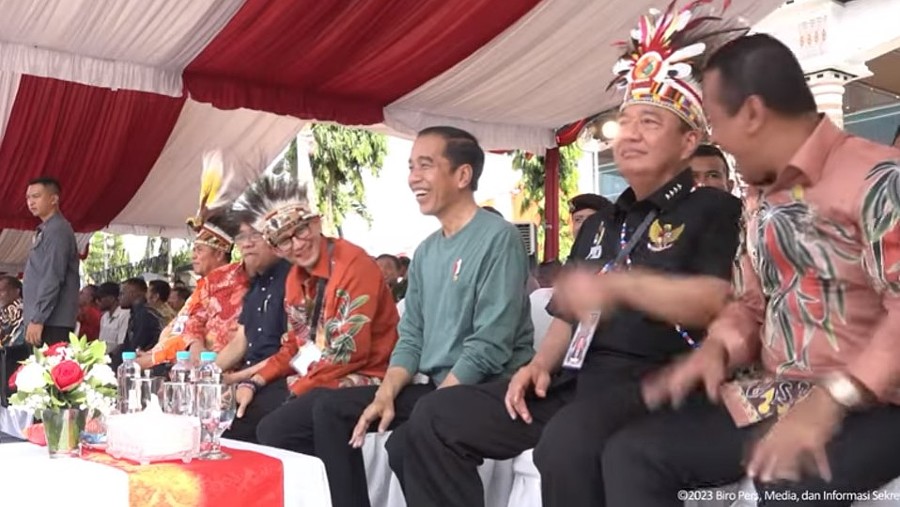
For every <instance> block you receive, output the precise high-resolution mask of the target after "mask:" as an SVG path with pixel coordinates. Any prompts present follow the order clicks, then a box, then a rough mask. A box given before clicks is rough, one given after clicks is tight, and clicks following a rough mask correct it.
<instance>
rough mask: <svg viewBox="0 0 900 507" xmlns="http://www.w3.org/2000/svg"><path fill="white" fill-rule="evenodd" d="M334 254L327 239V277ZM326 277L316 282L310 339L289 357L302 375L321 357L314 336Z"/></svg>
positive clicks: (332, 245) (321, 308) (329, 276)
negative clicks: (291, 357)
mask: <svg viewBox="0 0 900 507" xmlns="http://www.w3.org/2000/svg"><path fill="white" fill-rule="evenodd" d="M333 254H334V242H333V241H331V240H328V278H331V260H332V255H333ZM328 278H320V279H319V280H318V281H317V282H316V302H315V305H314V306H313V313H312V318H311V319H310V320H309V337H310V339H309V340H307V341H306V343H305V344H303V346H302V347H300V350H298V351H297V354H296V355H294V357H293V359H291V367H293V368H294V370H296V371H297V373H299V374H300V375H302V376H306V374H307V373H309V367H310V366H312V365H313V364H314V363H316V362H318V361H319V360H320V359H322V351H321V350H320V349H319V346H318V345H316V338H317V337H318V334H319V319H320V318H321V317H322V310H323V306H324V302H325V287H326V286H327V285H328Z"/></svg>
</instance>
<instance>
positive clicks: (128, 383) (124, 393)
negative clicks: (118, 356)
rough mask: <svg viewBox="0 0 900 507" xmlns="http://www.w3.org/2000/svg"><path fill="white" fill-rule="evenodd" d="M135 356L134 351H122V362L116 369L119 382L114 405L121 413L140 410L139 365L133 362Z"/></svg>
mask: <svg viewBox="0 0 900 507" xmlns="http://www.w3.org/2000/svg"><path fill="white" fill-rule="evenodd" d="M136 358H137V354H135V353H134V352H122V364H121V365H120V366H119V369H118V370H116V380H117V381H118V384H119V388H118V392H117V393H116V395H117V396H116V406H117V408H118V409H119V412H120V413H122V414H127V413H130V412H140V411H141V393H140V383H139V381H140V379H141V366H140V365H139V364H137V363H135V362H134V360H135V359H136Z"/></svg>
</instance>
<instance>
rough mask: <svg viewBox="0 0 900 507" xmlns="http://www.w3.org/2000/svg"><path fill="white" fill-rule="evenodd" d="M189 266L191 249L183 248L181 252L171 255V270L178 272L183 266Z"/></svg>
mask: <svg viewBox="0 0 900 507" xmlns="http://www.w3.org/2000/svg"><path fill="white" fill-rule="evenodd" d="M190 265H191V248H190V247H189V246H185V247H184V248H182V249H181V250H179V251H177V252H175V253H174V254H173V255H172V269H174V270H178V268H181V267H184V266H190Z"/></svg>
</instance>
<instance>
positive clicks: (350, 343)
mask: <svg viewBox="0 0 900 507" xmlns="http://www.w3.org/2000/svg"><path fill="white" fill-rule="evenodd" d="M236 207H237V208H238V209H239V210H240V213H241V214H242V216H245V217H247V216H249V220H246V222H247V223H245V224H244V227H246V228H247V233H251V232H253V231H255V232H256V233H258V234H259V235H260V236H261V238H259V239H260V240H261V241H265V242H266V243H268V245H269V247H270V248H272V249H274V250H275V251H276V252H277V254H278V255H279V256H281V257H283V258H284V259H286V260H287V261H289V262H290V264H292V266H291V269H290V271H289V272H288V273H287V275H286V277H285V282H284V287H283V291H284V292H283V293H284V298H283V299H284V301H283V311H284V312H285V313H286V317H287V327H288V330H287V331H288V332H287V334H286V336H285V339H284V340H283V342H282V343H281V346H280V348H276V351H275V352H274V354H271V355H270V356H269V357H267V358H265V359H263V360H261V361H255V360H250V362H251V363H255V364H253V365H247V361H248V359H246V358H247V357H248V356H250V355H252V354H253V353H254V350H255V349H257V348H258V347H259V346H260V343H259V341H258V340H257V342H256V343H254V338H253V337H252V336H251V333H239V339H238V340H236V341H235V344H236V345H241V346H242V347H241V350H238V351H237V353H235V351H234V350H229V351H228V354H227V355H228V358H227V359H229V361H230V362H228V363H224V364H221V363H220V366H222V367H223V368H226V369H228V368H231V367H234V366H237V365H238V364H241V365H242V366H247V367H246V368H243V369H242V370H241V371H240V372H238V376H237V377H235V379H237V380H239V381H240V382H239V384H238V387H237V399H238V402H239V404H240V406H241V409H240V412H241V413H242V414H243V413H244V411H245V410H246V411H247V414H250V415H252V417H253V418H254V419H256V420H258V419H259V418H261V416H264V415H266V413H268V412H270V411H272V410H275V411H274V412H272V413H271V414H269V415H268V416H266V417H265V418H264V419H263V420H262V422H261V423H260V428H259V432H258V433H260V434H263V433H264V434H265V435H267V436H268V440H266V441H264V442H263V443H266V444H270V445H271V444H272V443H274V440H276V439H284V438H288V439H293V434H294V429H295V428H297V427H300V426H302V425H303V424H305V423H304V420H305V419H306V418H309V417H311V414H312V410H311V406H312V402H313V399H314V398H315V397H316V396H327V395H328V391H325V390H316V389H317V388H343V387H351V386H365V385H377V384H378V383H380V381H381V378H382V377H384V373H385V370H386V369H387V365H388V358H389V357H390V354H391V350H393V348H394V344H395V343H396V342H397V323H398V321H399V315H398V313H397V308H396V306H395V305H394V298H393V295H392V294H391V291H390V288H388V286H387V284H386V283H385V282H384V279H383V277H382V274H381V270H380V269H379V268H378V265H377V264H376V263H375V261H374V260H372V258H371V257H370V256H369V255H368V254H367V253H366V251H365V250H363V249H362V248H360V247H358V246H356V245H354V244H352V243H350V242H349V241H346V240H343V239H339V238H330V237H326V236H324V235H323V234H322V225H321V221H320V218H319V215H318V213H316V212H315V210H314V209H313V207H312V206H311V205H310V202H309V200H308V199H307V190H306V187H305V186H304V185H300V184H299V183H298V182H297V180H296V179H293V178H288V177H284V176H280V175H273V174H267V175H264V176H262V177H261V178H260V179H258V180H257V181H256V182H255V183H254V184H253V185H251V186H250V188H248V189H247V190H246V191H245V192H244V194H243V195H242V196H241V198H240V199H239V200H238V202H237V204H236ZM255 286H256V284H254V287H255ZM251 294H252V293H251ZM279 303H280V301H271V302H270V304H271V305H277V304H279ZM264 310H265V309H264ZM250 313H252V309H250V310H249V312H248V311H245V318H246V317H247V316H249V314H250ZM259 338H261V337H259ZM223 359H226V358H225V354H223ZM236 359H239V360H240V361H241V362H240V363H238V361H236ZM286 381H287V383H288V389H289V390H290V394H293V396H294V398H293V399H292V400H291V401H290V402H288V403H287V404H284V405H283V406H281V407H279V406H278V405H279V403H276V402H273V400H275V401H277V398H278V393H279V392H281V393H284V397H286V396H287V394H288V392H287V390H286V389H284V385H285V382H286ZM276 386H277V387H278V389H274V387H276ZM313 390H316V391H315V392H314V393H310V391H313ZM284 397H283V398H282V399H281V401H284ZM263 398H264V399H263ZM263 405H265V406H263ZM254 423H255V421H254ZM241 425H242V426H247V425H250V424H247V423H245V422H244V421H241ZM261 439H262V438H261ZM303 450H304V451H306V452H309V453H312V450H306V448H304V449H303Z"/></svg>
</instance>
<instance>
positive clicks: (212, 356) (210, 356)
mask: <svg viewBox="0 0 900 507" xmlns="http://www.w3.org/2000/svg"><path fill="white" fill-rule="evenodd" d="M200 360H201V361H215V360H216V353H215V352H208V351H207V352H201V353H200Z"/></svg>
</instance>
